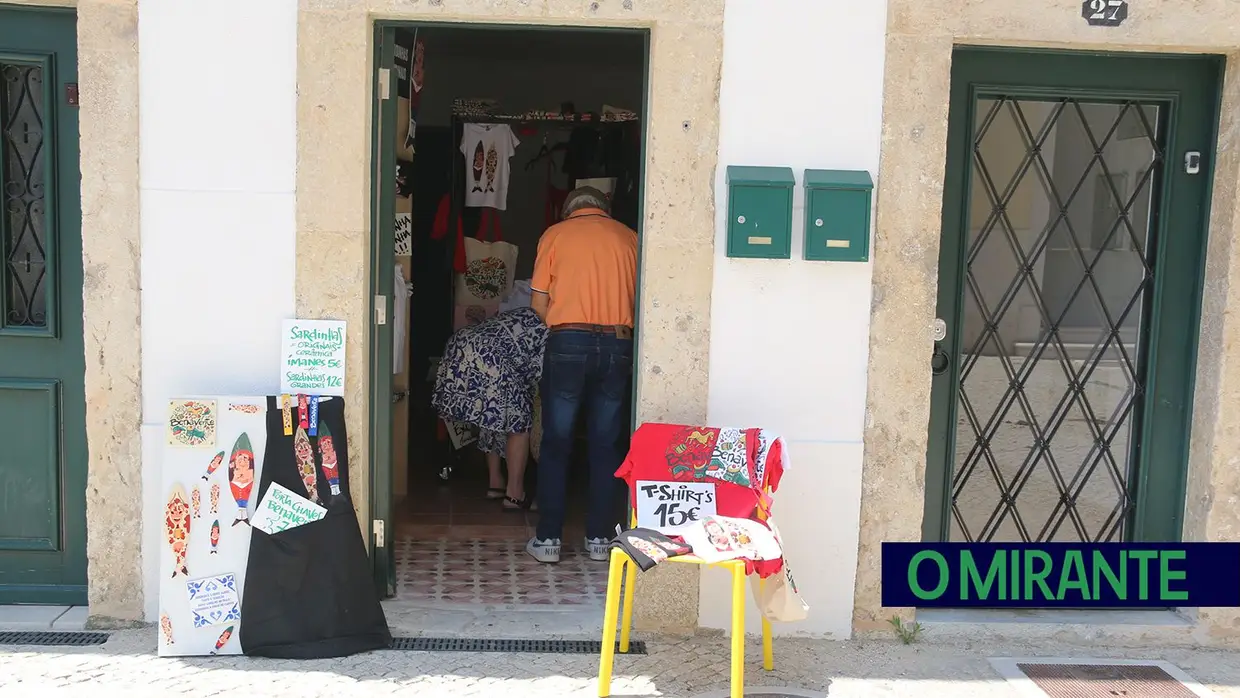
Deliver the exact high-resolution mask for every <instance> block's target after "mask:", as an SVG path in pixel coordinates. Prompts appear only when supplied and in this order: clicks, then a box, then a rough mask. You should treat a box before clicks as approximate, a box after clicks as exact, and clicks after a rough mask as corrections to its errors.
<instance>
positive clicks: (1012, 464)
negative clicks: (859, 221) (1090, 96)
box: [951, 96, 1165, 542]
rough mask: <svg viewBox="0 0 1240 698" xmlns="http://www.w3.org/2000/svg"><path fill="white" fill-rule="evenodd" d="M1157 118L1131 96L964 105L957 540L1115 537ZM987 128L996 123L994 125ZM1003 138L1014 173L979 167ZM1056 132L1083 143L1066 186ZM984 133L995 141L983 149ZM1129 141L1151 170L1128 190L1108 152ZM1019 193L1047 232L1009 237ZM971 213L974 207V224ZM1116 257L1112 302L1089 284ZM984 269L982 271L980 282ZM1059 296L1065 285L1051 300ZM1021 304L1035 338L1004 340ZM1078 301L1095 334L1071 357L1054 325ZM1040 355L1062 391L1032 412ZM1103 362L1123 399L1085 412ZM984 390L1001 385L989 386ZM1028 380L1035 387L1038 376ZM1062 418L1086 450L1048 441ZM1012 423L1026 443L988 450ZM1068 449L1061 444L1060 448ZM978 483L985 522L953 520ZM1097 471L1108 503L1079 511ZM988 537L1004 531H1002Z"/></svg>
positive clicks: (1135, 397)
mask: <svg viewBox="0 0 1240 698" xmlns="http://www.w3.org/2000/svg"><path fill="white" fill-rule="evenodd" d="M1035 104H1036V106H1034V105H1035ZM1108 110H1114V112H1115V113H1116V116H1115V117H1114V118H1113V120H1110V121H1109V123H1105V124H1099V123H1097V122H1098V121H1099V118H1098V115H1099V113H1107V112H1108ZM1038 112H1048V113H1047V115H1046V117H1045V118H1044V119H1031V118H1029V115H1030V114H1035V115H1036V113H1038ZM1087 112H1088V116H1087ZM1157 113H1158V110H1157V106H1156V105H1153V104H1141V103H1137V102H1119V103H1115V104H1108V105H1101V104H1097V103H1086V102H1080V101H1078V100H1076V99H1060V100H1057V101H1051V102H1047V101H1038V102H1036V103H1034V102H1030V101H1021V100H1018V99H1015V98H1012V97H1006V96H999V97H995V98H993V99H979V100H978V101H977V113H976V117H975V118H976V130H975V132H974V133H975V135H974V140H973V143H972V164H973V168H972V170H973V190H972V196H973V199H974V200H973V206H972V207H971V210H972V212H973V215H972V218H973V220H971V221H970V224H969V225H970V229H971V230H974V231H975V232H974V233H973V234H972V235H971V236H970V239H969V242H968V246H967V249H966V250H965V260H964V261H965V265H964V267H965V275H964V277H965V278H964V315H965V317H966V326H967V321H968V319H969V318H970V317H971V318H974V320H975V322H977V321H980V326H979V328H978V331H977V332H976V333H975V336H972V337H969V336H966V337H965V344H964V345H963V346H962V350H963V351H962V356H961V357H960V369H959V374H958V382H957V389H958V417H959V419H960V422H961V423H962V424H967V430H966V429H965V428H964V427H963V426H961V427H960V428H959V429H958V432H957V445H956V446H957V447H956V454H957V455H956V462H955V464H954V469H953V478H952V493H951V495H952V518H953V520H954V523H955V524H956V526H955V528H956V530H958V531H959V534H958V535H959V537H963V539H964V540H967V541H992V540H996V539H1000V540H1002V539H1004V535H1005V536H1006V538H1011V537H1013V533H1012V531H1013V529H1014V530H1015V537H1017V538H1018V539H1019V540H1021V541H1026V542H1036V541H1047V540H1080V541H1099V542H1101V541H1114V540H1122V539H1123V536H1124V534H1125V528H1126V526H1127V524H1128V520H1129V519H1130V517H1131V514H1132V510H1133V502H1134V496H1133V491H1132V487H1131V481H1132V474H1131V472H1130V469H1131V468H1130V466H1129V460H1130V459H1129V451H1130V450H1131V449H1132V447H1133V444H1132V443H1130V442H1129V438H1128V434H1129V433H1135V430H1134V429H1133V425H1135V424H1139V420H1140V414H1139V412H1140V406H1141V402H1142V399H1143V397H1144V395H1145V391H1146V383H1145V366H1144V356H1143V355H1142V352H1141V351H1140V347H1141V346H1142V344H1143V343H1142V341H1141V333H1142V332H1144V328H1145V327H1147V326H1148V322H1147V321H1146V318H1144V317H1143V313H1145V312H1146V311H1147V310H1148V308H1149V306H1150V304H1149V303H1147V302H1144V301H1145V300H1146V298H1147V297H1148V295H1149V294H1150V293H1151V292H1152V289H1153V287H1154V268H1153V265H1152V262H1151V260H1152V259H1154V254H1153V245H1152V241H1153V235H1152V230H1153V229H1154V228H1155V226H1154V224H1153V221H1154V220H1155V219H1156V216H1157V211H1156V208H1155V207H1156V205H1157V197H1156V196H1155V197H1151V195H1150V193H1151V192H1153V191H1158V190H1159V180H1160V176H1161V170H1162V167H1163V163H1164V161H1165V153H1164V150H1163V147H1162V146H1161V145H1160V141H1161V140H1162V139H1161V138H1160V135H1159V131H1158V117H1157ZM1031 122H1033V123H1031ZM1000 123H1002V124H1003V126H1002V129H1000V128H999V127H997V126H996V125H997V124H1000ZM1060 127H1062V128H1060ZM1013 129H1014V130H1015V132H1016V133H1018V134H1019V138H1020V141H1021V143H1020V144H1018V145H1017V148H1019V147H1020V145H1023V151H1024V152H1023V157H1021V158H1020V162H1019V164H1018V165H1016V166H1015V167H1014V168H1013V167H1012V166H1011V164H1006V165H1005V164H1004V163H999V162H991V160H998V158H997V157H995V156H994V154H993V153H994V152H995V151H994V150H992V149H988V148H987V147H984V144H985V142H986V141H987V139H988V136H990V135H991V134H992V133H997V132H998V131H1000V130H1003V131H1004V134H1005V135H1003V136H1002V138H1004V139H1006V144H1005V145H1006V146H1008V147H1009V148H1010V146H1011V144H1012V143H1011V140H1012V136H1011V133H1012V131H1013ZM1066 129H1071V130H1073V132H1074V133H1075V134H1076V137H1077V138H1078V139H1080V138H1081V136H1080V134H1081V133H1082V132H1083V143H1084V144H1087V146H1086V147H1084V148H1082V149H1081V150H1084V151H1086V152H1084V153H1083V159H1084V160H1085V162H1084V165H1083V168H1081V169H1080V170H1079V172H1078V171H1077V170H1073V171H1072V172H1071V173H1070V175H1069V176H1068V177H1067V179H1068V180H1069V185H1068V186H1065V183H1064V179H1065V168H1064V167H1062V166H1061V165H1062V163H1061V162H1056V163H1054V166H1060V167H1058V170H1057V171H1052V170H1053V169H1054V166H1053V165H1052V164H1051V163H1048V159H1053V155H1052V153H1053V148H1054V146H1053V144H1052V143H1051V142H1050V141H1052V140H1053V138H1054V135H1055V134H1056V132H1057V131H1063V130H1066ZM995 138H999V136H995V137H993V138H991V142H993V141H994V140H995ZM1134 140H1135V142H1136V143H1137V144H1138V147H1139V149H1143V148H1145V147H1148V148H1149V160H1148V163H1147V164H1148V166H1145V167H1143V169H1142V170H1141V172H1140V176H1139V177H1136V178H1134V180H1135V181H1134V182H1133V183H1132V185H1125V184H1124V179H1123V177H1121V176H1119V175H1116V174H1115V170H1116V169H1117V168H1115V167H1112V165H1111V164H1109V163H1108V151H1109V150H1114V149H1115V148H1114V144H1116V143H1118V142H1120V141H1128V142H1129V145H1131V144H1132V143H1133V142H1134ZM1128 149H1129V150H1131V149H1132V148H1131V147H1129V148H1128ZM988 151H989V152H988ZM1009 159H1010V158H1009ZM1063 159H1066V158H1061V160H1063ZM1009 173H1010V176H1008V175H1009ZM1124 176H1126V175H1124ZM1087 184H1088V185H1089V186H1088V187H1087ZM1121 185H1123V186H1122V187H1121ZM1121 188H1122V189H1123V190H1124V191H1121ZM1030 189H1032V190H1033V192H1034V193H1033V197H1034V198H1035V199H1038V200H1037V201H1035V202H1034V204H1033V205H1035V206H1037V205H1041V206H1042V207H1043V208H1045V209H1047V210H1048V214H1047V216H1046V221H1047V223H1046V224H1045V225H1044V226H1041V229H1040V230H1023V231H1022V230H1018V226H1016V225H1014V223H1013V217H1014V216H1013V213H1012V212H1013V211H1014V210H1015V209H1017V208H1018V207H1019V206H1020V205H1024V204H1022V203H1021V202H1019V201H1017V198H1018V195H1021V196H1025V197H1028V192H1029V190H1030ZM1086 189H1089V190H1091V191H1092V192H1093V199H1094V201H1093V202H1092V203H1093V208H1094V213H1093V214H1092V216H1091V222H1092V225H1091V226H1090V227H1091V230H1088V231H1086V230H1082V229H1081V228H1082V227H1084V226H1083V225H1082V224H1081V218H1082V214H1081V211H1082V209H1083V207H1085V206H1088V205H1089V204H1090V203H1091V202H1089V201H1087V200H1085V197H1082V192H1083V191H1085V190H1086ZM979 194H980V195H982V196H984V201H983V200H981V199H979V198H978V197H979ZM1143 197H1144V200H1145V201H1146V202H1150V203H1147V204H1145V205H1146V206H1148V209H1149V210H1148V211H1147V212H1146V215H1147V217H1146V220H1144V221H1134V220H1133V219H1134V215H1133V211H1134V209H1135V207H1136V206H1137V204H1138V202H1139V201H1140V200H1142V198H1143ZM979 211H984V212H985V215H984V216H981V220H978V218H979V215H978V213H979ZM1098 211H1101V212H1102V213H1101V214H1100V213H1098ZM1074 219H1075V220H1074ZM996 245H1002V247H998V248H996ZM1116 249H1120V250H1123V253H1124V254H1125V255H1126V257H1125V258H1126V259H1129V260H1135V261H1132V262H1131V266H1132V268H1133V269H1134V270H1135V273H1132V274H1130V275H1129V276H1132V277H1133V278H1132V279H1131V280H1130V282H1131V284H1130V286H1129V287H1127V288H1125V289H1123V293H1122V297H1121V298H1119V299H1118V300H1117V298H1116V296H1117V293H1116V292H1115V289H1114V286H1115V283H1114V274H1112V278H1111V279H1110V281H1111V283H1110V286H1107V280H1106V279H1103V278H1102V277H1104V276H1105V275H1106V274H1107V273H1109V272H1108V271H1107V269H1105V268H1104V267H1103V265H1100V262H1101V261H1102V260H1103V259H1104V258H1107V257H1106V256H1107V255H1108V254H1110V255H1111V257H1109V258H1108V259H1113V258H1114V257H1115V255H1116V254H1117V253H1115V252H1113V251H1114V250H1116ZM1004 250H1006V252H1004ZM1050 251H1053V252H1054V253H1055V254H1056V255H1058V256H1056V257H1054V259H1055V261H1056V263H1057V264H1058V265H1059V269H1058V270H1057V272H1059V274H1060V277H1061V278H1060V289H1061V294H1060V296H1061V297H1058V298H1055V299H1054V301H1055V302H1054V303H1052V302H1051V300H1050V296H1048V294H1047V293H1046V290H1047V289H1046V288H1045V284H1044V283H1043V275H1044V274H1043V270H1044V269H1045V268H1046V266H1047V264H1048V261H1047V260H1048V258H1050V254H1049V252H1050ZM1109 251H1111V252H1109ZM983 252H985V253H983ZM1006 255H1010V257H1007V258H1006V259H1005V260H1004V262H1005V264H1006V265H1008V267H1010V268H1014V269H1015V270H1016V271H1015V273H1014V275H1013V277H1012V278H1011V279H1010V281H1009V282H1008V283H1007V284H1006V288H1002V285H1000V289H999V292H997V293H996V289H995V283H994V280H993V273H994V271H993V270H994V268H995V266H996V265H995V264H994V263H993V260H994V259H996V258H997V256H1006ZM1064 269H1069V270H1070V272H1071V273H1074V274H1075V275H1076V278H1075V282H1074V283H1073V282H1072V281H1071V280H1069V282H1067V283H1065V282H1063V280H1062V277H1063V276H1064ZM986 274H991V275H992V276H991V277H990V278H987V279H984V278H983V277H984V276H985V275H986ZM1104 287H1106V288H1105V291H1104ZM1067 289H1070V292H1067V293H1066V294H1065V293H1063V292H1062V291H1064V290H1067ZM1018 298H1019V299H1021V303H1022V304H1024V307H1023V311H1024V312H1027V313H1028V312H1030V311H1029V308H1028V306H1029V305H1031V306H1032V308H1033V311H1032V312H1036V315H1037V317H1036V321H1037V322H1038V323H1039V325H1040V328H1041V330H1040V332H1039V335H1038V339H1037V340H1036V341H1033V342H1031V343H1028V344H1027V345H1025V346H1021V345H1020V344H1019V343H1017V342H1015V341H1012V340H1011V338H1008V337H1004V336H1003V332H1004V331H1005V329H1004V328H1011V327H1012V326H1013V325H1014V323H1015V322H1016V320H1015V313H1016V312H1019V310H1015V309H1016V308H1017V306H1018V303H1017V300H1018ZM1030 299H1031V300H1030ZM1081 304H1087V305H1089V306H1092V309H1091V310H1090V311H1089V312H1091V313H1092V317H1094V318H1096V325H1097V329H1098V330H1099V331H1098V333H1097V334H1098V335H1100V336H1098V337H1097V338H1096V340H1093V341H1092V347H1090V348H1089V349H1088V350H1087V351H1084V352H1082V351H1081V348H1080V346H1079V343H1080V340H1079V338H1076V339H1074V338H1072V337H1069V336H1067V335H1068V334H1069V333H1068V332H1067V330H1068V329H1069V327H1068V323H1067V322H1066V318H1067V316H1068V315H1069V313H1070V312H1074V313H1077V314H1078V315H1079V314H1080V312H1081V308H1082V307H1083V306H1082V305H1081ZM1134 327H1135V328H1137V329H1136V335H1137V336H1136V338H1135V339H1134V337H1133V336H1132V335H1133V328H1134ZM1018 349H1019V351H1018ZM1074 355H1075V356H1074ZM994 359H997V361H998V363H999V364H1000V365H1001V367H1002V375H1001V376H1000V378H999V380H998V381H994V380H991V379H988V382H987V383H986V386H985V387H986V388H987V389H989V391H991V392H993V393H994V394H989V393H986V394H984V393H983V387H982V386H981V385H980V383H981V378H977V379H976V380H974V381H971V380H970V379H971V378H974V376H975V374H976V375H979V376H980V374H981V373H983V372H982V371H978V366H979V364H980V363H981V362H983V360H988V361H991V363H989V364H987V365H988V366H991V365H993V360H994ZM1045 362H1052V363H1055V364H1058V367H1059V369H1060V370H1061V371H1062V377H1059V376H1058V375H1057V374H1056V376H1055V378H1054V380H1055V381H1057V382H1058V384H1057V385H1056V388H1057V389H1060V388H1061V389H1062V394H1061V395H1058V397H1057V398H1056V397H1054V396H1051V397H1049V398H1047V397H1041V398H1039V399H1040V400H1041V402H1040V403H1039V404H1044V405H1053V407H1052V408H1051V409H1049V410H1048V409H1040V410H1039V409H1037V408H1035V403H1038V402H1039V399H1035V398H1034V396H1032V395H1031V393H1032V392H1033V388H1034V386H1033V383H1034V380H1033V379H1034V375H1035V373H1036V374H1038V375H1039V376H1044V375H1046V373H1045V371H1046V368H1045ZM1104 363H1105V364H1106V365H1107V366H1108V371H1106V372H1103V373H1108V374H1110V375H1114V374H1115V370H1114V369H1115V368H1118V369H1119V370H1120V371H1121V372H1122V382H1123V383H1125V385H1123V386H1120V390H1121V392H1122V393H1123V395H1122V397H1121V398H1120V399H1118V400H1117V401H1115V404H1114V405H1109V404H1107V405H1101V404H1100V405H1095V404H1093V403H1094V402H1098V399H1097V398H1096V397H1093V398H1091V393H1094V394H1096V392H1097V386H1098V385H1099V384H1100V383H1101V382H1102V381H1101V379H1100V377H1099V376H1100V375H1101V374H1100V372H1099V371H1098V369H1099V366H1101V365H1103V364H1104ZM975 383H978V384H979V385H975ZM996 383H999V384H1002V383H1006V385H1004V386H1002V387H1001V388H996V387H995V385H996ZM1037 387H1038V389H1039V390H1043V391H1045V381H1044V380H1043V381H1042V382H1041V383H1039V384H1038V386H1037ZM988 408H989V409H988ZM1068 422H1071V423H1072V424H1073V427H1072V429H1074V430H1076V432H1077V434H1078V435H1077V436H1074V437H1073V439H1075V441H1076V442H1077V443H1084V446H1083V447H1078V445H1077V443H1074V444H1073V447H1072V448H1070V449H1069V448H1064V447H1063V444H1062V443H1058V444H1057V441H1056V437H1057V436H1059V435H1061V433H1062V432H1061V429H1062V428H1063V427H1064V425H1065V423H1068ZM1014 425H1015V426H1014ZM1020 427H1024V428H1025V429H1026V430H1027V434H1023V433H1022V434H1020V435H1019V439H1020V441H1021V442H1020V444H1019V446H1018V447H1011V446H1009V447H1008V450H1006V451H1005V452H1004V453H1002V454H1000V453H998V450H999V449H998V448H997V445H996V444H997V442H998V441H1000V440H1001V439H1002V440H1005V442H1006V443H1008V444H1011V443H1012V442H1013V430H1016V431H1018V432H1019V428H1020ZM1001 429H1002V430H1004V432H1003V434H1002V435H1001V434H1000V431H1001ZM962 437H963V438H962ZM1026 439H1027V441H1025V440H1026ZM1066 440H1067V438H1066V437H1064V438H1061V439H1060V442H1065V441H1066ZM970 442H971V443H970ZM1057 446H1058V447H1057ZM1014 451H1015V452H1016V453H1015V455H1014ZM1020 451H1023V454H1021V453H1020ZM1035 472H1037V473H1038V474H1039V476H1040V478H1044V477H1045V476H1047V475H1049V479H1050V480H1051V481H1053V483H1054V492H1053V493H1051V496H1050V497H1049V498H1046V497H1044V498H1043V500H1042V501H1041V502H1040V503H1039V505H1038V506H1036V507H1034V506H1026V507H1024V508H1022V504H1024V503H1025V501H1024V500H1023V499H1022V497H1021V495H1022V493H1023V492H1024V491H1025V488H1026V486H1027V484H1028V483H1029V481H1030V479H1031V477H1033V476H1034V474H1035ZM978 478H990V479H991V482H987V483H985V487H986V488H987V491H988V492H995V491H997V493H998V494H997V497H994V499H997V501H993V508H991V509H990V511H989V513H988V514H986V513H985V512H981V513H980V514H979V513H978V512H973V511H971V512H969V514H968V515H966V512H964V511H963V510H962V508H961V506H960V502H961V500H962V496H963V495H965V493H966V491H968V490H969V489H970V488H971V487H973V488H974V491H975V492H976V491H977V488H978V487H980V484H978V483H976V482H975V479H978ZM1097 478H1106V479H1107V480H1109V481H1110V487H1112V488H1113V490H1114V493H1113V495H1107V506H1109V508H1110V511H1109V512H1105V511H1104V512H1102V513H1099V514H1098V515H1097V516H1084V515H1083V514H1082V511H1081V510H1080V507H1078V503H1079V498H1080V497H1081V493H1082V492H1083V491H1084V490H1085V489H1086V488H1087V487H1090V488H1094V489H1096V488H1098V487H1100V485H1099V483H1098V482H1097ZM1048 500H1049V501H1048ZM1111 501H1113V502H1114V505H1113V506H1110V502H1111ZM1094 506H1095V508H1097V505H1094ZM1098 519H1101V520H1098ZM1001 528H1002V529H1005V530H1006V534H1004V535H1000V530H1001ZM953 537H957V536H953Z"/></svg>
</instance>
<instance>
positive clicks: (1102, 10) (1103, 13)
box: [1081, 0, 1128, 27]
mask: <svg viewBox="0 0 1240 698" xmlns="http://www.w3.org/2000/svg"><path fill="white" fill-rule="evenodd" d="M1081 17H1084V18H1085V21H1086V22H1088V23H1089V24H1090V26H1094V27H1118V26H1119V25H1121V24H1123V23H1124V20H1126V19H1128V0H1085V2H1082V3H1081Z"/></svg>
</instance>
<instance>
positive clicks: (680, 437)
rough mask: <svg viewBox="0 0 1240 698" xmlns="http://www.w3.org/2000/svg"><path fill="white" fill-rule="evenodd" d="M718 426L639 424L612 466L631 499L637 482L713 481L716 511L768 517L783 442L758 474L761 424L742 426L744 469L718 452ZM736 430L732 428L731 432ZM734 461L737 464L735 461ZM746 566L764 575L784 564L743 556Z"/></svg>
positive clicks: (780, 468) (780, 467)
mask: <svg viewBox="0 0 1240 698" xmlns="http://www.w3.org/2000/svg"><path fill="white" fill-rule="evenodd" d="M723 431H725V430H723V429H720V428H718V427H705V426H686V425H683V424H643V425H641V426H640V427H638V428H637V431H636V432H634V434H633V439H632V442H631V443H630V446H629V453H628V456H626V457H625V459H624V462H623V463H622V464H621V465H620V469H619V470H617V471H616V477H618V478H620V479H622V480H624V481H625V484H626V485H627V486H628V488H629V496H630V497H631V498H632V501H636V500H637V482H638V481H639V480H652V481H656V482H659V481H661V482H712V483H714V484H715V509H716V512H717V513H718V514H719V515H720V516H731V517H736V518H743V519H752V520H755V521H761V520H762V518H764V517H767V516H770V513H771V503H772V502H771V497H770V496H769V495H768V494H767V490H768V489H769V490H770V491H771V492H774V491H776V490H777V489H778V487H779V482H780V480H781V479H782V478H783V471H784V458H783V448H782V442H780V441H779V440H776V441H775V442H774V443H772V444H771V445H770V448H769V450H768V453H767V456H766V462H765V467H764V468H763V472H762V476H761V477H759V474H758V468H757V464H758V455H759V448H760V438H759V435H760V433H761V431H762V430H760V429H745V430H744V431H743V433H744V436H745V458H744V460H745V463H744V466H743V472H741V471H740V470H738V469H736V468H733V467H727V466H728V463H727V461H728V458H727V457H726V454H725V455H724V457H722V458H721V457H720V450H721V448H720V443H719V441H720V433H721V432H723ZM732 434H733V435H735V431H733V432H732ZM733 465H735V463H733ZM745 564H746V570H747V571H748V572H749V573H750V574H754V573H757V574H758V575H760V576H762V577H768V576H770V575H772V574H775V573H776V572H779V571H780V570H781V569H782V568H783V560H782V559H781V560H765V561H752V560H746V561H745Z"/></svg>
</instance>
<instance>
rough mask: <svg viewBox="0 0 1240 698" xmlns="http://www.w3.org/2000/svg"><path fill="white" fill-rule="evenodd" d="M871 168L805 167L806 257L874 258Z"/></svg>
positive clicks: (825, 259)
mask: <svg viewBox="0 0 1240 698" xmlns="http://www.w3.org/2000/svg"><path fill="white" fill-rule="evenodd" d="M873 191H874V180H872V179H870V173H869V172H860V171H852V170H806V171H805V259H808V260H812V261H820V262H865V261H867V260H869V258H870V195H871V194H872V193H873Z"/></svg>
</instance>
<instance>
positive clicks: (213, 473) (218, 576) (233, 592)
mask: <svg viewBox="0 0 1240 698" xmlns="http://www.w3.org/2000/svg"><path fill="white" fill-rule="evenodd" d="M191 401H192V402H196V403H200V404H201V403H204V402H214V405H215V407H216V409H217V412H216V421H215V440H216V446H215V448H214V449H209V450H202V449H187V448H183V447H177V446H175V445H173V444H170V443H169V444H166V445H165V447H164V450H163V471H162V477H161V478H160V488H161V490H160V499H161V506H160V519H159V521H158V522H156V525H157V527H158V530H159V544H160V545H159V576H160V583H159V627H158V628H157V629H156V633H157V634H158V636H159V639H158V646H159V656H161V657H185V656H197V655H209V654H241V641H240V639H239V638H238V634H239V633H240V631H241V594H242V590H243V589H244V587H245V571H246V564H247V561H248V559H249V554H250V532H251V528H250V518H251V517H250V514H251V513H252V512H253V511H254V509H255V506H256V504H257V502H256V501H255V500H256V499H257V497H258V483H259V480H260V478H261V476H262V459H263V451H264V449H266V447H267V414H266V412H267V398H266V397H261V396H260V397H229V396H223V397H210V398H201V397H199V398H185V399H178V400H173V401H171V404H170V405H169V411H168V414H167V415H165V416H164V418H165V419H166V420H169V421H171V420H172V419H174V416H173V415H174V414H177V413H178V412H177V406H178V403H182V402H191ZM181 412H184V410H182V411H181Z"/></svg>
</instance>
